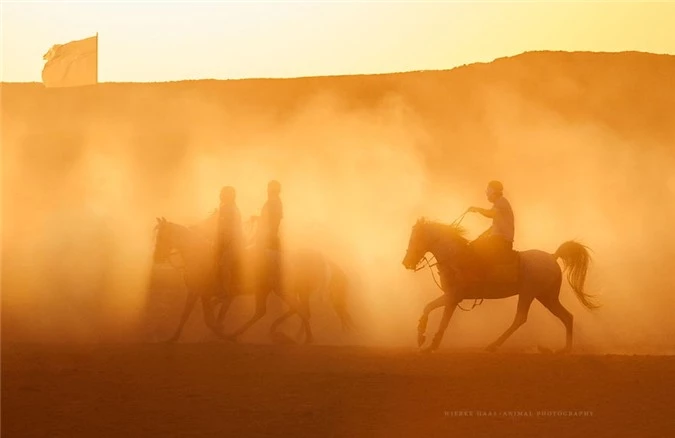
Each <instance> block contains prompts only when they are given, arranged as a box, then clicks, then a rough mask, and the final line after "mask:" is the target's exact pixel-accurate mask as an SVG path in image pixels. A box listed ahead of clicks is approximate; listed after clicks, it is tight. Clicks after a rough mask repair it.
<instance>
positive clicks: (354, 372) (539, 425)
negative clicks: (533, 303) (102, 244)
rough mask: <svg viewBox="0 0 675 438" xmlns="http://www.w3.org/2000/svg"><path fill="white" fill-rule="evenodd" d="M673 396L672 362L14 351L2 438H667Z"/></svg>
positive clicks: (277, 351)
mask: <svg viewBox="0 0 675 438" xmlns="http://www.w3.org/2000/svg"><path fill="white" fill-rule="evenodd" d="M674 388H675V357H672V356H618V355H568V356H556V355H548V354H523V353H515V352H508V351H507V352H502V353H497V354H489V353H482V352H470V351H468V352H467V351H464V352H455V351H448V350H445V351H441V352H439V353H436V354H434V355H431V356H428V355H421V354H419V353H417V352H416V351H413V350H403V349H373V348H366V347H322V346H312V347H301V346H271V345H230V344H224V343H202V344H176V345H163V344H135V345H86V346H83V345H79V346H73V345H62V346H54V345H51V346H44V345H42V346H39V345H29V344H4V345H3V346H2V436H3V437H4V438H13V437H73V438H75V437H155V436H158V437H160V436H161V437H189V436H204V437H210V436H213V437H216V436H217V437H226V436H285V437H294V436H345V437H353V436H368V437H371V436H387V437H391V436H410V437H420V436H448V437H450V436H546V437H558V436H579V437H589V436H593V437H596V438H597V437H605V436H607V437H618V436H630V437H652V436H653V437H665V436H668V435H669V434H670V433H672V431H673V430H674V429H673V427H674V425H675V420H674V419H673V417H672V415H673V412H674V411H675V401H673V389H674ZM523 434H525V435H523ZM670 436H673V435H670Z"/></svg>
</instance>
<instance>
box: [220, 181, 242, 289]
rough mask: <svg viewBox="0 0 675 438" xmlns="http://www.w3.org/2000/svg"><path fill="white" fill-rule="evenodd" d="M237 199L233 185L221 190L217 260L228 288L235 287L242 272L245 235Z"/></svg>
mask: <svg viewBox="0 0 675 438" xmlns="http://www.w3.org/2000/svg"><path fill="white" fill-rule="evenodd" d="M235 201H236V192H235V190H234V188H233V187H231V186H225V187H223V188H222V189H221V190H220V207H219V208H218V225H217V234H216V252H215V256H216V260H215V262H216V266H217V268H218V275H219V277H220V280H221V284H222V285H223V287H225V288H226V289H229V288H231V287H234V286H235V285H236V284H237V283H238V282H239V280H240V274H241V257H242V250H243V242H244V236H243V229H242V225H241V215H240V214H239V208H237V204H236V202H235Z"/></svg>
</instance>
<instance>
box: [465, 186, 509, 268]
mask: <svg viewBox="0 0 675 438" xmlns="http://www.w3.org/2000/svg"><path fill="white" fill-rule="evenodd" d="M485 194H486V195H487V199H488V201H490V202H491V203H492V208H490V209H486V208H480V207H469V209H468V210H467V211H468V212H471V213H474V212H475V213H480V214H482V215H483V216H485V217H488V218H491V219H492V226H491V227H490V228H488V229H487V230H486V231H485V232H484V233H483V234H481V235H480V236H479V237H478V238H477V239H476V240H474V241H473V242H471V246H472V247H474V248H475V249H476V252H477V254H478V255H479V257H480V258H481V261H482V262H483V264H484V266H486V267H487V266H490V265H493V264H495V263H498V262H499V261H502V260H505V259H506V257H507V256H508V255H509V254H511V252H512V250H513V235H514V218H513V210H512V209H511V204H510V203H509V201H508V200H507V199H506V198H505V197H504V186H503V185H502V183H501V182H499V181H490V182H489V183H488V186H487V190H486V191H485Z"/></svg>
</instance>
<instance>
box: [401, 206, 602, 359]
mask: <svg viewBox="0 0 675 438" xmlns="http://www.w3.org/2000/svg"><path fill="white" fill-rule="evenodd" d="M465 234H466V231H465V230H464V228H462V227H460V226H459V225H456V224H443V223H440V222H435V221H430V220H427V219H426V218H420V219H418V220H417V222H416V223H415V225H414V226H413V227H412V232H411V234H410V239H409V242H408V249H407V251H406V254H405V257H404V258H403V266H404V267H405V268H406V269H408V270H413V271H417V270H419V269H421V268H418V265H420V262H421V261H423V260H426V258H424V259H423V257H425V255H426V254H427V253H431V254H432V255H433V256H434V257H435V259H436V266H437V267H438V273H439V277H440V281H441V282H440V288H441V290H442V291H443V295H442V296H441V297H439V298H437V299H435V300H432V301H431V302H429V303H428V304H427V305H426V306H425V308H424V311H423V313H422V316H421V317H420V320H419V324H418V328H417V330H418V338H417V342H418V346H419V347H420V348H421V347H422V346H423V345H424V343H425V341H426V335H425V332H426V326H427V322H428V319H429V314H430V313H431V312H432V311H433V310H434V309H437V308H439V307H445V310H444V313H443V318H442V320H441V322H440V324H439V328H438V332H437V333H436V334H435V335H434V338H433V340H432V342H431V345H430V346H428V347H427V348H425V349H423V350H422V351H424V352H432V351H434V350H436V349H438V347H439V346H440V343H441V341H442V339H443V334H444V333H445V331H446V329H447V328H448V324H449V323H450V318H451V317H452V314H453V312H454V311H455V308H456V307H457V306H458V305H459V304H460V303H461V301H462V300H464V299H476V300H478V299H481V300H482V299H501V298H507V297H511V296H514V295H518V305H517V310H516V316H515V319H514V321H513V323H512V324H511V326H510V327H509V328H508V329H507V330H506V331H505V332H504V333H503V334H502V335H501V336H500V337H499V338H498V339H497V340H495V341H494V342H492V343H491V344H489V345H488V346H487V347H486V350H488V351H495V350H497V348H499V347H500V346H501V345H502V344H503V343H504V342H505V341H506V340H507V339H508V338H509V336H511V335H512V334H513V333H514V332H515V331H516V330H517V329H518V328H519V327H520V326H521V325H523V324H524V323H525V322H526V321H527V314H528V311H529V309H530V305H531V304H532V301H533V300H534V299H537V300H538V301H539V302H540V303H541V304H543V305H544V307H546V308H547V309H548V310H549V311H550V312H551V313H552V314H553V315H555V316H556V317H558V318H559V319H560V320H561V321H562V323H563V324H564V325H565V330H566V343H565V347H564V348H563V349H562V350H559V351H558V352H559V353H564V352H569V351H571V349H572V326H573V319H574V318H573V316H572V314H571V313H570V312H569V311H568V310H567V309H565V307H563V305H562V304H561V303H560V300H559V298H558V296H559V294H560V288H561V285H562V274H563V272H564V271H566V272H567V281H568V282H569V284H570V286H571V287H572V290H573V291H574V293H575V295H576V296H577V298H578V299H579V301H580V302H581V303H582V304H583V305H584V306H585V307H586V308H588V309H595V308H597V307H598V305H597V304H596V303H594V302H593V301H592V298H593V297H592V296H591V295H588V294H587V293H586V292H584V282H585V280H586V273H587V271H588V265H589V263H590V254H589V251H588V249H589V248H588V247H586V246H584V245H582V244H581V243H579V242H576V241H574V240H569V241H566V242H564V243H562V244H561V245H560V246H559V247H558V249H557V250H556V251H555V252H554V253H553V254H550V253H548V252H545V251H542V250H538V249H531V250H527V251H518V252H516V255H517V257H518V258H519V261H518V267H517V276H516V278H515V280H514V281H495V280H494V279H490V278H486V276H485V275H484V274H480V273H477V271H476V269H475V268H476V265H475V255H474V252H473V249H472V248H471V246H470V245H469V241H468V240H467V239H466V237H464V236H465ZM558 259H561V260H562V262H563V266H564V271H563V270H561V269H560V266H559V265H558V263H557V260H558ZM427 264H428V261H427ZM430 266H431V265H430Z"/></svg>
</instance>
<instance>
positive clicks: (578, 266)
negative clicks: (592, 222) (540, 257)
mask: <svg viewBox="0 0 675 438" xmlns="http://www.w3.org/2000/svg"><path fill="white" fill-rule="evenodd" d="M553 256H554V257H555V258H556V260H557V259H562V262H563V265H564V270H563V271H567V281H568V282H569V284H570V286H572V290H574V293H575V294H576V296H577V298H578V299H579V301H581V303H582V304H583V305H584V306H586V307H587V308H588V309H596V308H598V307H599V305H598V304H596V303H594V302H593V301H592V298H593V296H591V295H589V294H587V293H586V292H584V283H585V281H586V272H587V271H588V265H589V263H590V261H591V255H590V254H589V252H588V247H586V246H584V245H582V244H580V243H579V242H575V241H573V240H568V241H567V242H564V243H563V244H562V245H560V247H558V249H557V250H556V252H555V253H554V254H553Z"/></svg>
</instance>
